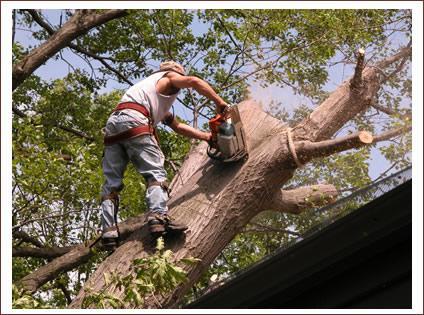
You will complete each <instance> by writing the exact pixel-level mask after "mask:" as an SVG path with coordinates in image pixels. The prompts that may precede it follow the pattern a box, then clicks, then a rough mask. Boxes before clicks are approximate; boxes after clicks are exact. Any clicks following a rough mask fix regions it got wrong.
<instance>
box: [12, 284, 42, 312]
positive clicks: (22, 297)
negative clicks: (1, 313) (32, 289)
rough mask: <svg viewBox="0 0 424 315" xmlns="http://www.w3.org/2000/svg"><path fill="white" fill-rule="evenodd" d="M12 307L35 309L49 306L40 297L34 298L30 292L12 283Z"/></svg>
mask: <svg viewBox="0 0 424 315" xmlns="http://www.w3.org/2000/svg"><path fill="white" fill-rule="evenodd" d="M12 308H13V309H35V308H50V307H49V305H48V304H46V303H44V302H43V301H42V300H41V299H36V298H34V297H33V296H32V295H31V294H29V293H28V292H26V291H25V290H23V289H20V288H18V287H17V286H15V285H12Z"/></svg>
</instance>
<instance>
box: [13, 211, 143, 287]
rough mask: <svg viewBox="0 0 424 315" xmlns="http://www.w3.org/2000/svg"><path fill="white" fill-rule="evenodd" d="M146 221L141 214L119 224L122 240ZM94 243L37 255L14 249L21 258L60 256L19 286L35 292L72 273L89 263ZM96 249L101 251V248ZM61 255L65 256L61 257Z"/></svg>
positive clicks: (22, 280)
mask: <svg viewBox="0 0 424 315" xmlns="http://www.w3.org/2000/svg"><path fill="white" fill-rule="evenodd" d="M144 221H145V219H144V214H141V215H138V216H136V217H133V218H129V219H128V220H126V221H124V222H121V223H120V224H119V232H120V234H121V239H122V240H125V239H126V238H127V237H128V236H129V235H130V234H131V233H133V232H134V231H137V230H139V229H141V227H142V226H143V225H144ZM94 242H95V240H91V241H89V242H88V243H87V245H84V244H80V245H75V246H69V247H64V248H59V247H57V248H51V249H50V250H51V251H50V252H48V249H45V250H41V251H40V252H39V253H38V254H37V253H36V249H30V248H26V249H22V248H21V249H14V251H13V253H14V254H13V256H17V255H19V256H20V257H27V256H32V257H42V258H54V257H53V256H55V255H56V254H57V255H58V256H59V257H58V258H56V259H54V260H52V261H50V262H49V263H47V264H46V265H44V266H42V267H40V268H39V269H37V270H35V271H34V272H32V273H30V274H29V275H26V276H25V277H23V278H22V279H21V280H19V285H21V286H22V287H23V288H24V289H25V290H26V291H29V292H35V291H36V290H37V289H38V288H39V287H40V286H42V285H43V284H45V283H47V282H48V281H50V280H53V279H55V278H56V277H57V276H58V275H59V274H61V273H62V272H67V271H70V270H72V269H74V268H75V267H77V266H80V265H81V264H83V263H85V262H87V261H88V260H89V259H90V258H91V257H92V256H93V254H94V253H93V251H92V250H91V248H90V246H92V244H94ZM96 248H97V249H99V250H101V248H99V247H96ZM52 249H53V250H52ZM60 253H63V254H62V255H59V254H60ZM30 254H31V255H30ZM37 255H38V256H37Z"/></svg>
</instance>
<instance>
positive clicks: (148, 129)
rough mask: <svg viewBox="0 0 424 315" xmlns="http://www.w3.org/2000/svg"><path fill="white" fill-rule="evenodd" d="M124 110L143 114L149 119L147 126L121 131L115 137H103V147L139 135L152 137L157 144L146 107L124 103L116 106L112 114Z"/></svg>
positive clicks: (155, 134)
mask: <svg viewBox="0 0 424 315" xmlns="http://www.w3.org/2000/svg"><path fill="white" fill-rule="evenodd" d="M124 109H133V110H136V111H138V112H139V113H141V114H143V115H144V116H146V117H147V118H148V119H149V125H141V126H137V127H134V128H131V129H128V130H126V131H123V132H121V133H118V134H116V135H112V136H105V137H104V140H103V143H104V144H105V145H112V144H115V143H117V142H119V141H123V140H127V139H130V138H134V137H137V136H141V135H154V136H155V138H156V140H157V141H158V143H159V140H158V137H157V133H156V130H155V128H153V126H152V120H151V117H150V112H149V110H148V109H147V108H146V106H144V105H142V104H138V103H134V102H124V103H120V104H118V106H116V107H115V108H114V110H113V111H112V112H116V111H120V110H124Z"/></svg>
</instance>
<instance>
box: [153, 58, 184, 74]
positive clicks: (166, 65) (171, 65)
mask: <svg viewBox="0 0 424 315" xmlns="http://www.w3.org/2000/svg"><path fill="white" fill-rule="evenodd" d="M159 70H160V71H165V70H174V71H176V72H178V73H181V74H183V75H185V70H184V67H183V66H182V65H180V64H179V63H177V62H175V61H164V62H162V63H161V64H160V66H159Z"/></svg>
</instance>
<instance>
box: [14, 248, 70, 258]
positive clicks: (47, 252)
mask: <svg viewBox="0 0 424 315" xmlns="http://www.w3.org/2000/svg"><path fill="white" fill-rule="evenodd" d="M73 249H75V246H65V247H40V248H35V247H17V248H13V249H12V257H37V258H46V259H52V258H56V257H60V256H62V255H64V254H66V253H69V252H70V251H71V250H73Z"/></svg>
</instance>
